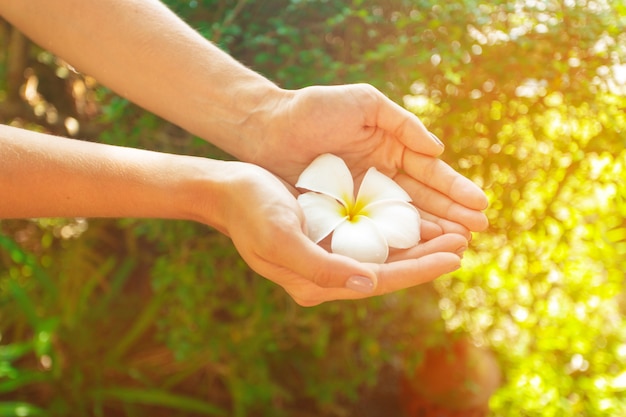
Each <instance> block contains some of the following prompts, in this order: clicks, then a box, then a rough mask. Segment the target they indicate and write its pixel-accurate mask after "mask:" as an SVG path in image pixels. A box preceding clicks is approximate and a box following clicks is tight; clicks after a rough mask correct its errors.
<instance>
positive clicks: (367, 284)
mask: <svg viewBox="0 0 626 417" xmlns="http://www.w3.org/2000/svg"><path fill="white" fill-rule="evenodd" d="M346 288H348V289H350V290H353V291H358V292H362V293H364V294H369V293H371V292H372V291H374V282H373V281H372V280H371V279H369V278H368V277H363V276H360V275H353V276H351V277H350V278H348V280H347V281H346Z"/></svg>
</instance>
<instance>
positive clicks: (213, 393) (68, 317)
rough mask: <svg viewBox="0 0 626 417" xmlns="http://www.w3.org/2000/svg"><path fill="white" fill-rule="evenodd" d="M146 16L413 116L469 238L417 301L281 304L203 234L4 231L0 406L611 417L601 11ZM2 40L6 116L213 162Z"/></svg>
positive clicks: (620, 153)
mask: <svg viewBox="0 0 626 417" xmlns="http://www.w3.org/2000/svg"><path fill="white" fill-rule="evenodd" d="M166 3H167V4H168V5H169V6H170V7H171V8H172V9H173V10H174V11H176V12H177V13H178V14H179V15H180V16H182V17H183V18H184V19H185V20H186V21H188V22H189V23H190V24H191V25H192V26H193V27H195V28H196V29H198V30H199V31H200V32H201V33H202V34H203V35H205V36H206V37H207V38H209V39H212V40H213V41H214V42H216V43H218V44H219V45H220V46H221V47H222V48H223V49H225V50H226V51H228V52H229V53H231V54H232V55H234V56H235V57H237V58H238V59H239V60H241V61H242V62H244V63H245V64H246V65H248V66H251V67H252V68H254V69H256V70H258V71H260V72H261V73H263V74H265V75H266V76H267V77H269V78H271V79H272V80H274V81H276V82H277V83H278V84H280V85H281V86H283V87H286V88H299V87H303V86H306V85H311V84H337V83H346V82H369V83H371V84H373V85H375V86H377V87H378V88H380V89H381V90H382V91H384V92H385V93H386V94H387V95H389V96H390V97H391V98H392V99H394V100H395V101H397V102H398V103H401V104H403V105H404V106H406V107H407V108H408V109H409V110H411V111H413V112H415V113H416V114H417V115H418V116H419V117H420V118H421V119H422V120H423V121H424V123H425V124H426V125H427V126H428V127H429V129H431V130H432V131H433V132H435V133H436V134H437V136H439V137H440V138H441V139H442V140H443V141H444V142H445V143H446V152H445V153H444V155H443V158H444V159H445V160H446V161H447V162H449V163H450V164H451V165H452V166H453V167H455V168H456V169H457V170H459V171H460V172H462V173H463V174H465V175H467V176H469V177H470V178H472V179H473V180H474V181H475V182H476V183H477V184H479V185H480V186H481V187H483V188H484V189H485V190H486V192H487V194H488V196H489V200H490V206H489V209H488V210H487V214H488V216H489V219H490V223H491V227H490V229H489V230H488V231H487V232H484V233H480V234H476V235H475V236H474V239H473V241H472V242H471V246H470V250H469V251H468V252H467V253H466V255H465V258H464V260H463V268H462V269H461V270H459V271H457V272H455V273H454V274H451V275H448V276H445V277H442V278H440V279H438V280H437V281H436V282H435V283H434V284H433V285H425V286H422V287H419V288H415V289H411V290H407V291H403V292H400V293H396V294H391V295H388V296H384V297H379V298H376V299H372V300H367V301H358V302H336V303H330V304H327V305H322V306H320V307H315V308H311V309H303V308H300V307H297V306H296V305H295V304H294V303H293V302H292V301H290V299H289V297H288V296H287V295H286V294H285V293H284V292H283V291H282V290H281V289H280V288H278V287H276V286H274V285H273V284H271V283H269V282H268V281H266V280H264V279H262V278H260V277H258V276H257V275H255V274H254V273H252V272H251V271H250V270H249V269H248V268H247V267H246V266H245V264H244V263H243V261H242V260H241V259H240V258H239V256H238V255H237V254H236V252H235V250H234V248H233V247H232V244H231V243H230V241H229V240H228V239H227V238H225V237H223V236H221V235H219V234H218V233H217V232H215V231H213V230H211V229H209V228H207V227H205V226H202V225H198V224H192V223H188V222H178V221H145V220H137V219H121V220H93V219H38V220H20V221H15V220H13V221H7V220H3V221H1V222H0V303H1V304H0V305H1V307H0V335H1V339H0V415H19V416H26V415H50V416H160V415H167V416H194V415H224V416H226V415H228V416H238V417H243V416H333V417H334V416H337V417H341V416H357V415H358V416H365V417H367V416H409V417H416V416H430V415H432V416H435V415H437V416H481V415H490V416H537V417H539V416H541V417H550V416H619V415H626V323H625V322H624V318H623V316H624V311H625V310H626V295H625V291H624V285H625V283H624V279H625V272H624V271H626V172H624V171H625V169H626V150H625V145H626V4H625V3H624V2H623V1H622V0H596V1H591V0H541V1H539V0H538V1H532V0H527V1H511V0H509V1H507V0H492V1H488V2H486V1H485V2H481V1H477V0H458V1H451V2H441V1H435V0H413V1H404V0H389V1H369V0H352V1H339V0H337V1H335V0H326V1H314V0H309V1H304V0H290V1H288V0H282V1H278V0H271V1H263V2H261V1H256V2H252V1H242V0H239V1H209V0H207V1H203V0H197V1H178V0H168V1H167V2H166ZM1 29H2V31H1V33H0V46H1V48H2V53H1V55H0V83H1V84H0V119H1V120H2V122H3V123H7V124H12V125H15V126H20V127H25V128H29V129H35V130H41V131H47V132H52V133H56V134H60V135H65V136H72V137H80V138H84V139H88V140H94V141H101V142H106V143H114V144H118V145H125V146H134V147H141V148H147V149H153V150H159V151H167V152H176V153H185V154H197V155H203V156H209V157H216V158H228V155H224V154H222V153H221V152H220V151H218V150H216V149H215V148H213V147H212V146H210V145H208V144H207V143H206V142H204V141H202V140H200V139H198V138H194V137H192V136H191V135H189V134H187V133H186V132H184V131H182V130H181V129H179V128H177V127H176V126H173V125H171V124H168V123H166V122H165V121H163V120H161V119H159V118H157V117H155V116H154V115H152V114H149V113H146V112H145V111H143V110H141V109H139V108H137V107H135V106H134V105H132V104H130V103H128V102H127V101H125V100H124V99H122V98H120V97H118V96H116V95H115V94H114V93H113V92H111V91H109V90H107V89H106V88H105V87H103V86H101V85H100V84H99V83H98V81H97V80H95V79H93V78H91V77H90V76H89V75H88V74H80V73H77V72H76V71H75V70H74V69H73V68H72V67H71V65H69V64H68V63H66V62H64V61H63V60H61V59H60V58H58V57H55V56H53V55H52V54H50V53H49V52H47V51H45V50H43V49H41V48H40V47H38V46H36V45H34V44H33V43H31V42H30V41H29V40H28V39H26V38H25V37H24V36H22V35H21V34H20V33H19V32H18V31H17V30H15V29H14V28H12V27H11V26H10V25H8V24H7V23H3V24H2V25H1ZM51 36H52V35H51ZM59 186H60V187H62V186H63V185H62V184H59ZM0 204H2V201H1V200H0Z"/></svg>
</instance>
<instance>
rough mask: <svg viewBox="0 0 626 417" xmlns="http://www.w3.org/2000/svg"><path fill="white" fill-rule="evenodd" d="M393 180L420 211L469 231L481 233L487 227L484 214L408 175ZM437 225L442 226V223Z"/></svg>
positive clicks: (401, 175)
mask: <svg viewBox="0 0 626 417" xmlns="http://www.w3.org/2000/svg"><path fill="white" fill-rule="evenodd" d="M394 180H395V181H396V182H397V183H398V184H399V185H400V186H401V187H402V188H404V189H405V190H406V191H407V192H408V193H409V195H410V196H411V198H412V199H413V204H414V205H415V206H417V207H418V208H419V209H420V210H423V211H426V212H429V213H432V214H434V215H435V216H438V217H439V218H440V219H448V220H450V221H452V222H455V223H459V224H461V225H463V226H465V227H467V228H468V229H469V230H474V231H482V230H485V229H486V228H487V227H488V225H489V223H488V221H487V216H485V214H484V213H482V212H480V211H478V210H475V209H471V208H468V207H466V206H464V205H462V204H460V203H458V202H456V201H454V200H452V199H450V198H449V197H448V196H446V195H444V194H442V193H441V192H438V191H436V190H435V189H433V188H431V187H429V186H428V185H426V184H424V183H421V182H419V181H416V180H415V179H413V178H411V177H409V176H408V175H404V174H400V175H397V176H396V177H395V178H394ZM438 224H439V225H440V226H444V223H441V222H438Z"/></svg>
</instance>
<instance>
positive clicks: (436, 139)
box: [428, 132, 445, 148]
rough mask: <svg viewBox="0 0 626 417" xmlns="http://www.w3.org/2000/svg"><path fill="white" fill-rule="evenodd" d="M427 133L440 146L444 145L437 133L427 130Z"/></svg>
mask: <svg viewBox="0 0 626 417" xmlns="http://www.w3.org/2000/svg"><path fill="white" fill-rule="evenodd" d="M428 133H430V137H431V138H433V139H435V142H437V143H438V144H439V146H441V147H442V148H443V147H444V146H445V145H444V144H443V142H442V141H441V139H439V138H438V137H437V135H435V134H434V133H433V132H428Z"/></svg>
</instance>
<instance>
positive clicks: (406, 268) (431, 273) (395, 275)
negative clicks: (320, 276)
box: [288, 252, 461, 306]
mask: <svg viewBox="0 0 626 417" xmlns="http://www.w3.org/2000/svg"><path fill="white" fill-rule="evenodd" d="M368 265H369V266H370V267H371V269H372V271H373V272H375V273H376V275H377V277H378V285H377V287H376V290H375V291H374V292H372V293H369V294H365V293H361V292H357V291H352V290H350V289H345V288H321V287H316V288H312V287H306V288H305V287H299V288H298V291H296V293H295V294H294V293H292V292H291V291H289V290H288V292H289V293H290V295H291V296H292V298H294V300H296V302H298V304H300V305H304V306H310V305H317V304H321V303H323V302H326V301H333V300H356V299H362V298H367V297H371V296H376V295H382V294H387V293H390V292H394V291H398V290H402V289H406V288H411V287H414V286H416V285H421V284H424V283H426V282H430V281H432V280H434V279H436V278H438V277H440V276H442V275H444V274H447V273H450V272H453V271H455V270H457V269H459V267H460V265H461V259H460V258H459V257H458V256H457V255H455V254H453V253H448V252H437V253H433V254H429V255H425V256H423V257H420V258H418V259H407V260H401V261H397V262H391V263H387V264H368ZM307 282H308V281H307ZM309 284H310V283H309ZM302 294H305V298H304V299H303V298H302ZM311 300H315V301H316V302H313V303H310V302H309V301H311Z"/></svg>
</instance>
